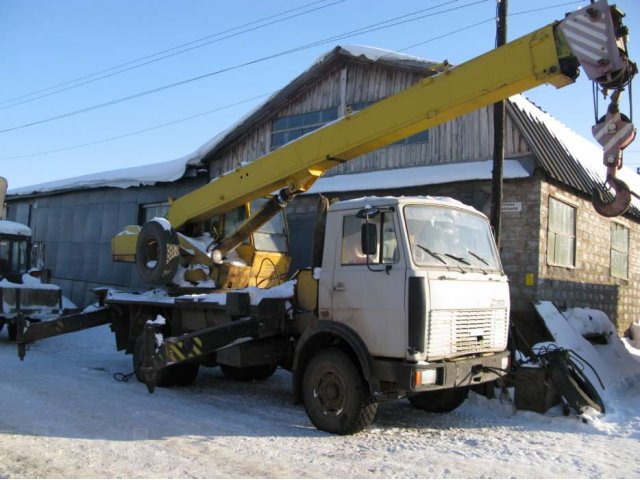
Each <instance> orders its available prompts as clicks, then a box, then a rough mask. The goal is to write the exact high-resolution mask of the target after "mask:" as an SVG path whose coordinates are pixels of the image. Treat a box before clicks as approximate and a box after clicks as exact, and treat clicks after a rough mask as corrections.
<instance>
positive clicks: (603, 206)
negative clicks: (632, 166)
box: [591, 176, 631, 218]
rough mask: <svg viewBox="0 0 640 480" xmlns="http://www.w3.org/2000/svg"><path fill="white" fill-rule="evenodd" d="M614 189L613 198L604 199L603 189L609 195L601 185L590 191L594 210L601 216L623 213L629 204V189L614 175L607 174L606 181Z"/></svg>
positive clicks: (615, 215) (613, 215) (614, 215)
mask: <svg viewBox="0 0 640 480" xmlns="http://www.w3.org/2000/svg"><path fill="white" fill-rule="evenodd" d="M606 183H608V184H609V185H610V186H611V188H612V189H613V190H614V191H615V197H614V198H613V200H610V201H607V200H605V199H604V196H603V191H605V192H606V193H607V196H609V197H610V196H611V194H610V193H609V192H607V191H606V190H605V189H604V188H603V187H596V188H594V189H593V190H592V192H591V203H592V204H593V208H594V209H595V211H596V212H598V213H599V214H600V215H602V216H603V217H609V218H610V217H618V216H620V215H623V214H624V213H625V212H626V211H627V210H628V209H629V206H630V205H631V190H629V187H628V185H627V184H626V183H624V182H623V181H622V180H619V179H617V178H616V177H612V176H609V177H608V178H607V182H606Z"/></svg>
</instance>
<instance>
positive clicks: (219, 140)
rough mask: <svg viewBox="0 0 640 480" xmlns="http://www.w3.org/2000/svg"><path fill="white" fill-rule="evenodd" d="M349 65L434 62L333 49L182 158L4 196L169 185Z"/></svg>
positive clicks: (416, 67)
mask: <svg viewBox="0 0 640 480" xmlns="http://www.w3.org/2000/svg"><path fill="white" fill-rule="evenodd" d="M347 61H350V62H365V63H376V64H379V65H386V66H391V67H394V68H396V69H404V70H410V71H415V72H420V73H423V74H425V73H426V74H429V73H431V74H433V73H436V71H437V68H438V66H439V65H441V64H439V63H436V62H432V61H431V60H425V59H423V58H419V57H415V56H412V55H405V54H401V53H397V52H393V51H391V50H385V49H382V48H375V47H367V46H362V45H350V46H349V45H347V46H337V47H335V48H333V49H332V50H330V51H329V52H327V53H325V54H324V55H322V56H321V57H319V58H318V59H316V61H315V62H314V63H313V64H312V65H311V66H310V67H309V68H308V69H307V70H305V71H304V72H303V73H301V74H300V75H298V77H296V78H295V79H294V80H293V81H291V82H289V83H288V84H287V85H286V86H285V87H284V88H282V89H281V90H280V91H278V92H276V93H275V94H273V95H271V97H269V98H268V99H267V100H266V101H265V102H263V103H262V104H260V105H259V106H258V107H256V108H254V109H253V110H252V111H250V112H249V113H248V114H247V115H245V116H244V117H242V118H241V119H240V120H239V121H237V122H236V123H235V124H234V125H232V126H230V127H229V128H227V129H225V130H224V131H222V132H220V133H219V134H218V135H216V136H215V137H213V138H212V139H211V140H209V141H208V142H206V143H205V144H203V145H202V146H200V148H198V149H197V150H196V151H194V152H193V153H191V154H189V155H186V156H184V157H181V158H178V159H175V160H170V161H167V162H161V163H156V164H151V165H142V166H139V167H131V168H124V169H118V170H111V171H107V172H101V173H96V174H90V175H82V176H78V177H73V178H67V179H62V180H56V181H53V182H46V183H40V184H37V185H30V186H27V187H21V188H15V189H11V190H9V192H8V195H9V196H21V195H33V194H41V193H50V192H58V193H59V192H61V191H69V190H81V189H92V188H102V187H116V188H129V187H138V186H142V185H153V184H155V183H159V182H173V181H175V180H178V179H180V178H182V177H183V176H184V175H185V173H186V171H187V168H188V167H189V166H197V165H200V164H203V163H206V162H207V161H208V160H209V159H210V157H212V156H213V155H215V154H216V153H217V152H219V151H220V150H222V149H224V148H225V147H226V146H228V145H230V144H232V143H233V142H234V141H235V140H236V139H238V138H239V137H241V136H242V135H244V134H245V133H246V132H247V131H249V130H251V129H252V128H253V127H254V126H255V125H256V124H257V123H260V122H261V121H263V120H265V119H268V118H270V116H271V114H272V112H273V111H274V110H279V109H280V108H282V107H284V106H285V105H286V104H287V103H288V102H290V101H291V97H292V96H295V95H298V94H299V93H300V91H303V90H304V89H305V88H307V87H309V86H310V85H311V84H312V83H313V80H314V79H317V78H320V77H321V76H322V75H324V74H325V73H326V72H328V71H330V70H332V69H333V68H334V67H335V66H336V65H339V64H342V63H346V62H347Z"/></svg>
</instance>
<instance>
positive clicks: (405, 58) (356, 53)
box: [314, 45, 437, 67]
mask: <svg viewBox="0 0 640 480" xmlns="http://www.w3.org/2000/svg"><path fill="white" fill-rule="evenodd" d="M338 48H340V49H341V50H342V51H343V52H344V53H347V54H349V55H351V56H353V57H362V58H365V59H367V60H371V61H372V62H377V61H380V60H385V61H388V62H395V63H402V62H409V63H418V64H424V65H425V66H427V67H429V66H433V65H436V64H437V62H433V61H431V60H427V59H425V58H422V57H416V56H414V55H407V54H404V53H399V52H394V51H393V50H387V49H385V48H378V47H370V46H367V45H341V46H340V47H338ZM334 50H335V49H334ZM334 50H331V51H330V52H327V53H325V54H324V55H322V56H320V57H319V58H318V59H317V60H316V61H315V62H314V65H315V64H318V63H322V62H323V61H324V60H325V59H326V58H327V57H328V56H329V55H330V54H331V53H332V52H333V51H334Z"/></svg>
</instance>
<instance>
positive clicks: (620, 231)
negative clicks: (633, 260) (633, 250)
mask: <svg viewBox="0 0 640 480" xmlns="http://www.w3.org/2000/svg"><path fill="white" fill-rule="evenodd" d="M611 276H613V277H618V278H629V229H628V228H627V227H625V226H624V225H620V224H618V223H612V224H611Z"/></svg>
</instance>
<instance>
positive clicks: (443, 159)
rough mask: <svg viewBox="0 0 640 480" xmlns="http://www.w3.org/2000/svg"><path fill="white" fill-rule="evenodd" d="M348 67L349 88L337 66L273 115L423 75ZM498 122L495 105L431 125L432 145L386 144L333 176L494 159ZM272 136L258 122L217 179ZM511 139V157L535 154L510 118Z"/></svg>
mask: <svg viewBox="0 0 640 480" xmlns="http://www.w3.org/2000/svg"><path fill="white" fill-rule="evenodd" d="M344 68H346V69H347V75H346V79H347V80H346V81H347V84H346V88H344V87H345V86H343V88H341V81H340V78H341V71H342V69H341V68H336V69H335V70H334V71H332V72H331V73H330V74H329V75H325V76H323V77H322V78H319V79H318V80H317V81H316V82H315V83H314V84H312V85H310V87H309V88H307V89H305V90H304V91H303V92H302V93H301V94H300V95H298V96H297V97H295V98H292V100H291V102H290V103H289V104H288V105H287V106H286V107H285V108H283V109H281V110H280V111H277V112H276V111H274V112H273V115H272V116H271V119H275V118H278V117H281V116H287V115H295V114H298V113H304V112H311V111H315V110H322V109H325V108H331V107H338V106H340V105H341V91H342V92H343V93H342V95H345V93H346V98H345V99H344V104H346V105H351V104H355V103H360V102H371V101H376V100H380V99H382V98H385V97H387V96H389V95H392V94H394V93H396V92H399V91H401V90H403V89H405V88H407V87H409V86H411V85H412V84H414V83H416V82H418V81H419V80H421V78H423V75H422V74H420V73H415V72H407V71H403V70H399V69H393V68H390V67H383V66H378V65H373V64H368V63H360V62H354V63H349V64H348V65H347V66H346V67H344ZM343 78H344V77H343ZM492 122H493V107H487V108H483V109H480V110H477V111H474V112H472V113H470V114H467V115H464V116H462V117H459V118H457V119H455V120H452V121H450V122H447V123H445V124H443V125H440V126H438V127H435V128H433V129H431V130H430V132H429V139H428V142H427V143H421V144H412V145H394V146H391V147H387V148H383V149H380V150H377V151H375V152H372V153H370V154H367V155H364V156H362V157H360V158H358V159H356V160H353V161H351V162H348V163H345V164H343V165H340V166H339V167H337V168H336V169H334V170H332V171H330V172H327V175H335V174H341V173H355V172H363V171H372V170H381V169H389V168H402V167H412V166H418V165H428V164H442V163H450V162H464V161H472V160H486V159H490V158H492V156H493V126H492V125H493V123H492ZM270 135H271V120H269V121H266V122H263V123H262V124H260V125H258V126H257V127H256V128H255V129H254V130H252V131H251V132H250V133H249V134H247V135H246V136H245V137H244V138H243V139H242V140H241V141H239V142H236V143H235V144H234V145H232V146H231V147H230V148H228V149H227V150H226V151H225V152H223V153H222V155H220V156H218V158H217V159H215V160H214V161H213V162H212V164H211V176H212V178H215V177H216V176H218V175H221V174H222V173H224V172H227V171H229V170H232V169H234V168H236V167H237V166H239V165H240V163H241V162H246V161H252V160H255V159H256V158H258V157H259V156H261V155H264V154H266V153H267V152H268V151H269V146H270ZM505 140H506V149H505V156H506V157H514V156H521V155H526V154H530V149H529V148H528V146H527V145H526V143H525V142H524V140H523V139H522V137H521V135H520V134H519V132H518V131H517V130H516V128H515V127H514V125H513V123H512V122H511V120H510V119H509V118H508V117H507V127H506V135H505Z"/></svg>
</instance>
